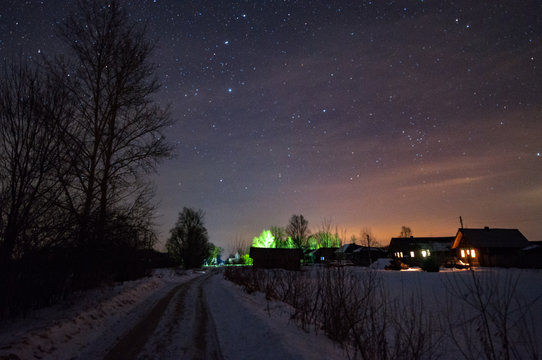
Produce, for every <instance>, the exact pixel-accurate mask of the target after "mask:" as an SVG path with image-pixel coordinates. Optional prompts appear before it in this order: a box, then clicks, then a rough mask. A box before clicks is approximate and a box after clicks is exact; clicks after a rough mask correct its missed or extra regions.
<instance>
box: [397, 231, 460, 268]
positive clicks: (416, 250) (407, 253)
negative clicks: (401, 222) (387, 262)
mask: <svg viewBox="0 0 542 360" xmlns="http://www.w3.org/2000/svg"><path fill="white" fill-rule="evenodd" d="M454 239H455V238H454V237H453V236H446V237H413V236H411V237H407V238H400V237H399V238H392V239H391V241H390V245H389V247H388V256H389V257H391V258H395V259H398V260H399V261H401V262H403V263H405V264H407V265H411V266H420V265H421V264H422V263H423V262H424V261H425V260H427V259H429V258H431V259H433V260H434V261H435V262H436V263H437V264H439V265H444V264H445V263H446V262H447V261H449V260H452V259H453V258H454V255H455V252H454V251H453V250H452V244H453V242H454Z"/></svg>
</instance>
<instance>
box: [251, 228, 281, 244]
mask: <svg viewBox="0 0 542 360" xmlns="http://www.w3.org/2000/svg"><path fill="white" fill-rule="evenodd" d="M275 245H276V244H275V238H274V237H273V235H272V234H271V231H269V230H264V231H262V233H261V234H260V236H257V237H255V238H254V239H253V240H252V246H253V247H257V248H274V247H275Z"/></svg>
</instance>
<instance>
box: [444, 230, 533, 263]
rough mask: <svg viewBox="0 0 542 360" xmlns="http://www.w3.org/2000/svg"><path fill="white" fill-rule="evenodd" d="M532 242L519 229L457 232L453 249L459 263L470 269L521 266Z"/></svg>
mask: <svg viewBox="0 0 542 360" xmlns="http://www.w3.org/2000/svg"><path fill="white" fill-rule="evenodd" d="M530 245H531V243H530V242H529V241H528V240H527V238H525V236H523V234H522V233H521V232H520V231H519V230H518V229H490V228H489V227H487V226H486V227H485V228H483V229H459V230H458V231H457V234H456V236H455V239H454V241H453V245H452V249H453V250H454V251H455V255H456V257H457V259H458V260H460V261H461V262H463V263H465V264H468V265H473V266H500V267H522V262H523V260H524V257H525V253H524V250H523V249H525V248H528V247H529V246H530Z"/></svg>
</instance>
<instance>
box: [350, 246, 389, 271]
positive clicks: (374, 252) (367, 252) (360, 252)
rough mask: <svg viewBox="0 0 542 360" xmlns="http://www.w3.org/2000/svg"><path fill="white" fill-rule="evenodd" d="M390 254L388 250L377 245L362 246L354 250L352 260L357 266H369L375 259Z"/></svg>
mask: <svg viewBox="0 0 542 360" xmlns="http://www.w3.org/2000/svg"><path fill="white" fill-rule="evenodd" d="M387 256H388V253H387V251H386V250H384V249H383V248H380V247H375V246H371V247H368V246H361V247H359V248H357V249H355V250H354V251H353V252H352V261H353V262H354V265H357V266H369V265H371V264H372V263H373V262H374V261H376V260H378V259H381V258H385V257H387Z"/></svg>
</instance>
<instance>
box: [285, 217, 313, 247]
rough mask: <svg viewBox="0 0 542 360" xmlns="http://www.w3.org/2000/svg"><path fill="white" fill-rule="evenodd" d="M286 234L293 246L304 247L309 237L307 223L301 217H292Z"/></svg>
mask: <svg viewBox="0 0 542 360" xmlns="http://www.w3.org/2000/svg"><path fill="white" fill-rule="evenodd" d="M286 233H287V234H288V236H290V237H291V238H292V241H293V242H294V244H295V246H296V247H298V248H301V247H303V246H304V245H305V240H306V239H307V236H308V235H309V222H308V220H306V219H305V218H304V217H303V215H292V217H291V218H290V222H289V223H288V226H286Z"/></svg>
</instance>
